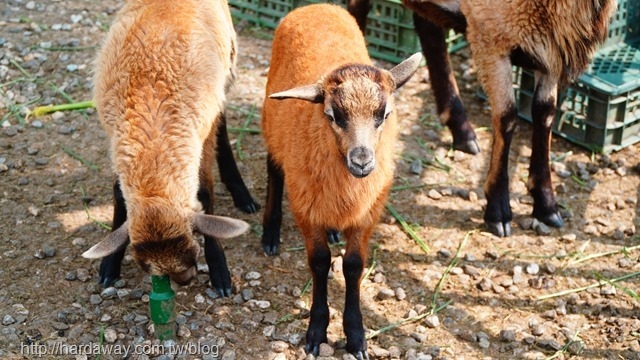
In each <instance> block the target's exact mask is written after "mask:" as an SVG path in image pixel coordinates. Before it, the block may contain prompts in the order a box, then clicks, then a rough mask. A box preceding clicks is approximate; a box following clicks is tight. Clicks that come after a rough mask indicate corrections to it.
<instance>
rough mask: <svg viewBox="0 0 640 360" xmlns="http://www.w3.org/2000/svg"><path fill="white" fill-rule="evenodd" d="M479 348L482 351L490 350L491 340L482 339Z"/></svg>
mask: <svg viewBox="0 0 640 360" xmlns="http://www.w3.org/2000/svg"><path fill="white" fill-rule="evenodd" d="M478 346H479V347H480V348H481V349H488V348H489V346H491V343H490V342H489V339H487V338H482V339H480V341H478Z"/></svg>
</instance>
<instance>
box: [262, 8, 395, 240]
mask: <svg viewBox="0 0 640 360" xmlns="http://www.w3.org/2000/svg"><path fill="white" fill-rule="evenodd" d="M330 9H332V11H331V16H335V17H336V18H337V20H334V21H332V22H328V23H325V21H324V19H317V18H316V15H315V14H314V13H313V12H312V11H308V12H298V13H297V14H296V15H297V18H296V21H297V22H296V23H290V22H288V21H286V18H285V21H283V22H282V24H280V26H279V27H278V29H277V30H276V35H275V40H274V43H273V49H272V54H273V55H272V60H271V68H270V69H269V75H268V81H267V91H266V94H267V96H269V95H271V94H273V93H276V92H279V91H283V90H287V89H290V88H293V87H296V86H301V85H307V84H313V83H315V82H316V81H318V79H320V78H321V77H323V76H324V75H325V74H327V73H328V72H330V71H331V70H333V69H335V68H337V67H339V66H343V65H345V64H349V63H358V64H367V65H370V64H371V60H370V59H369V56H368V53H367V50H366V46H365V44H364V39H362V37H361V36H359V35H358V34H359V32H360V31H359V29H358V27H357V25H356V24H355V22H353V21H350V20H351V19H349V21H347V20H346V19H344V17H345V16H348V14H347V13H344V12H343V11H340V9H339V8H338V7H330ZM301 23H304V24H314V26H321V27H326V28H327V29H326V30H327V31H329V32H331V33H335V34H334V35H332V36H331V37H330V38H329V39H327V36H326V33H323V31H321V30H320V29H318V28H317V27H304V28H300V27H299V24H301ZM318 23H319V24H318ZM316 24H317V25H316ZM309 29H314V30H313V32H312V34H311V33H310V32H309V31H308V30H309ZM300 32H304V36H302V35H300V34H299V33H300ZM340 34H356V35H357V36H340ZM361 75H362V77H361V78H359V77H356V76H361ZM348 79H355V80H352V81H347V82H345V80H348ZM376 80H377V81H378V82H376ZM390 81H391V79H390V77H389V75H388V74H382V73H379V74H378V73H374V72H372V71H362V72H360V74H356V73H354V70H353V69H352V70H346V71H343V72H338V73H333V74H331V75H329V76H326V77H325V78H324V80H323V81H322V83H323V88H324V89H325V93H326V94H334V93H335V92H336V91H338V85H339V84H345V86H354V87H355V86H358V87H367V86H373V84H380V86H381V88H380V89H376V91H375V92H372V93H370V94H360V95H361V96H358V97H357V98H354V97H353V94H351V95H345V97H343V98H337V99H336V100H335V101H336V103H337V104H339V106H343V107H344V108H354V109H355V108H361V109H368V110H369V111H370V112H373V111H374V110H375V109H376V108H377V107H378V106H379V99H378V98H377V96H378V95H377V94H378V92H381V93H390V91H392V90H391V89H392V87H391V86H392V84H391V82H390ZM345 91H347V90H345ZM365 95H366V96H365ZM359 101H365V102H366V101H368V102H369V103H368V104H360V105H359V106H356V105H357V103H358V102H359ZM387 101H390V102H391V101H393V97H392V96H389V97H388V99H387ZM294 114H295V115H294ZM369 118H370V117H366V116H361V117H359V118H354V119H353V121H354V122H357V121H366V120H368V119H369ZM262 119H263V120H262V126H263V130H264V137H265V140H266V142H267V147H268V149H269V152H270V153H271V154H272V155H273V157H274V159H275V161H276V162H277V163H278V164H279V165H280V166H281V167H282V169H283V171H284V173H285V174H286V176H285V184H286V187H287V190H288V192H289V199H290V204H291V210H292V212H293V213H294V215H295V217H296V219H305V221H304V222H305V223H308V224H309V225H311V226H321V227H333V228H335V229H337V230H343V229H346V228H347V227H350V226H355V225H359V226H363V225H365V224H367V225H368V226H372V225H373V224H375V223H376V222H377V221H378V219H379V215H380V212H381V210H382V207H383V205H384V201H385V197H384V196H381V194H383V193H386V191H387V190H388V188H389V186H390V184H391V181H392V179H393V170H394V161H393V145H394V143H395V141H396V137H397V130H396V118H395V116H394V114H393V113H392V114H391V115H390V116H389V117H388V118H387V120H386V121H385V124H384V125H383V126H382V128H383V130H382V131H383V132H384V133H385V134H384V135H379V142H378V144H377V147H376V163H377V165H376V169H375V170H374V171H373V173H371V174H370V175H369V176H367V177H366V178H363V179H358V178H355V177H354V176H352V175H351V174H350V173H349V171H348V169H347V168H346V166H345V159H344V156H345V155H346V154H345V151H346V149H345V146H344V143H343V142H342V141H341V140H337V141H336V140H334V139H336V137H335V136H334V135H333V131H332V130H331V124H330V123H329V121H328V120H327V118H326V117H325V115H324V114H323V107H322V106H319V105H314V104H311V103H308V102H305V101H301V100H290V101H287V102H283V101H279V100H274V99H267V100H266V101H265V106H264V108H263V115H262ZM345 140H346V139H345ZM328 141H329V142H335V143H334V144H331V143H327V142H328ZM320 164H321V166H319V165H320ZM338 189H339V191H338ZM298 222H299V223H300V222H301V221H300V220H298Z"/></svg>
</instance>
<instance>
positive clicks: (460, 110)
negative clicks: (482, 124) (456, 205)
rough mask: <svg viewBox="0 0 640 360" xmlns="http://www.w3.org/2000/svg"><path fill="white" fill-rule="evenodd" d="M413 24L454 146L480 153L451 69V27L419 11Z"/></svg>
mask: <svg viewBox="0 0 640 360" xmlns="http://www.w3.org/2000/svg"><path fill="white" fill-rule="evenodd" d="M415 6H418V5H415ZM413 23H414V25H415V29H416V33H417V34H418V37H419V38H420V44H421V45H422V51H423V53H424V56H425V58H426V59H427V68H428V69H429V78H430V83H431V88H432V89H433V95H434V97H435V99H436V107H437V109H438V114H439V116H440V119H441V121H442V122H443V123H444V124H445V125H447V127H448V128H449V130H450V131H451V135H452V136H453V148H454V149H456V150H460V151H463V152H466V153H469V154H477V153H479V152H480V147H479V146H478V143H477V141H476V133H475V132H474V131H473V127H472V126H471V124H470V123H469V121H468V120H467V114H466V113H465V110H464V106H463V105H462V101H461V100H460V92H459V90H458V85H457V83H456V79H455V77H454V76H453V71H452V70H451V61H450V59H449V53H448V50H447V42H446V34H447V30H448V29H445V28H443V27H441V26H439V25H437V24H435V23H432V22H431V21H429V20H427V19H425V18H423V17H421V16H420V15H418V14H417V13H414V14H413Z"/></svg>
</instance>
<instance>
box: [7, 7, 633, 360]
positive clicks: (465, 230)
mask: <svg viewBox="0 0 640 360" xmlns="http://www.w3.org/2000/svg"><path fill="white" fill-rule="evenodd" d="M119 6H120V2H118V1H113V0H106V1H95V0H70V1H61V0H48V1H43V0H40V1H35V2H34V1H27V0H1V1H0V117H1V118H2V124H1V125H2V128H1V130H0V318H2V325H0V330H1V333H0V358H3V359H8V358H16V359H20V358H38V355H37V354H36V353H35V352H34V351H35V349H36V348H37V347H33V346H46V347H47V349H48V350H47V351H49V352H48V353H42V358H47V359H56V358H61V356H60V355H54V354H53V353H52V351H53V350H52V349H54V347H55V346H60V344H66V345H83V344H84V345H87V344H103V345H118V344H120V345H131V344H138V345H141V346H142V345H146V346H147V349H149V348H150V346H152V345H157V344H158V343H159V342H158V341H157V340H154V336H153V334H152V333H151V331H150V330H151V329H150V322H149V319H148V292H149V291H150V284H149V282H150V281H149V277H148V275H146V274H144V273H143V272H142V270H141V269H140V268H139V267H138V266H137V265H136V264H135V263H134V262H132V261H131V258H130V256H127V258H126V259H125V262H124V265H123V271H122V281H120V282H118V283H117V284H116V289H107V290H103V289H101V288H99V287H98V286H97V284H96V283H97V269H98V266H99V261H97V260H96V261H90V260H87V259H84V258H82V257H81V256H80V254H81V253H82V252H83V251H85V250H86V249H88V248H89V247H90V246H91V245H92V244H94V243H96V242H98V241H99V240H101V239H102V238H103V237H104V236H105V235H106V234H107V230H105V229H104V227H103V226H102V225H101V224H100V223H105V224H109V223H110V221H111V211H112V205H111V201H112V193H111V186H112V180H113V174H112V171H111V165H110V158H109V155H108V150H107V149H108V147H107V141H106V136H105V133H104V131H103V130H102V129H101V127H100V125H99V123H98V119H97V116H96V114H95V112H94V111H93V110H92V109H88V110H86V111H84V112H80V111H73V112H71V111H68V112H59V113H53V114H49V115H45V116H41V117H33V116H31V117H29V118H27V119H25V115H26V113H27V109H32V108H33V107H34V106H37V105H46V104H61V103H66V102H68V100H69V98H68V97H70V98H71V99H73V100H76V101H80V100H88V99H89V98H90V87H91V67H92V65H91V61H92V59H93V57H94V55H95V52H96V46H97V45H98V43H99V40H100V39H101V38H102V36H104V34H105V31H106V29H107V28H108V24H109V23H110V21H111V19H112V16H113V14H114V11H115V10H117V9H118V8H119ZM238 30H239V33H240V36H239V46H240V49H239V53H240V58H239V64H238V79H237V82H236V84H235V86H234V88H233V90H232V92H231V95H230V101H229V109H228V114H229V127H230V128H231V129H230V130H231V132H230V136H231V137H232V141H233V146H234V151H236V158H237V160H238V162H239V163H240V168H241V172H242V174H243V176H244V179H245V181H246V182H247V184H248V186H249V188H250V190H251V192H252V193H253V195H254V197H255V198H256V199H258V200H259V202H260V203H261V204H264V199H265V188H266V166H265V162H266V152H265V148H264V144H263V141H262V138H261V136H260V135H259V134H256V133H252V132H238V131H237V129H238V128H243V127H244V128H249V129H259V128H260V110H261V106H262V100H263V97H264V86H265V83H266V71H267V69H268V66H269V58H270V40H269V35H270V32H269V31H268V30H261V29H255V28H251V27H249V26H247V24H238ZM453 61H454V68H455V70H456V73H457V75H458V78H459V81H460V87H461V91H462V96H463V100H464V102H465V105H466V107H467V110H468V113H469V116H470V118H471V120H472V122H473V124H474V125H475V127H476V129H477V131H478V136H479V145H480V147H481V150H482V153H481V154H479V155H477V156H471V155H467V154H463V153H459V152H454V151H450V149H449V148H450V143H451V135H450V134H449V132H448V131H447V129H446V128H443V127H442V126H441V125H440V124H439V122H438V118H437V116H436V115H435V104H434V100H433V96H432V93H431V90H430V87H429V83H428V72H427V70H426V68H424V67H423V68H421V69H419V71H418V73H417V74H416V76H414V77H413V79H412V80H411V81H410V82H409V83H408V84H407V85H406V86H405V87H404V88H402V89H401V90H400V91H399V92H398V95H397V101H396V102H397V114H398V117H399V119H401V121H400V124H401V134H402V135H401V141H400V142H399V143H398V146H397V153H398V163H397V164H398V165H397V173H396V178H395V184H394V185H395V188H394V191H393V192H392V194H391V196H390V198H389V204H390V205H391V206H392V207H393V209H395V210H396V211H397V213H398V214H400V215H401V216H402V217H403V218H404V219H405V220H406V223H407V224H408V225H407V226H408V227H409V228H410V229H411V230H413V231H414V232H415V234H417V236H418V237H420V238H421V239H422V240H423V241H424V242H425V243H426V244H427V245H428V247H429V249H428V251H427V252H425V251H424V250H423V249H422V248H421V247H420V246H418V245H417V243H416V242H415V241H414V240H413V239H412V238H411V237H410V236H409V235H408V233H407V231H406V229H405V228H403V226H402V225H401V224H400V222H399V221H397V220H396V219H395V218H394V217H393V216H391V214H390V213H385V215H384V216H383V218H382V219H381V222H380V224H379V225H378V227H377V229H376V232H375V234H374V236H373V238H372V241H371V251H370V257H369V262H368V263H367V269H370V270H371V271H370V272H369V273H368V274H367V277H366V278H365V279H364V280H363V284H362V309H363V317H364V323H365V327H366V328H367V331H369V332H371V334H373V332H374V331H377V330H381V329H382V331H381V332H379V333H378V335H377V336H375V337H373V338H372V339H370V340H369V354H370V356H371V358H380V359H384V358H402V359H544V358H547V359H551V358H556V359H562V358H565V359H567V358H572V359H640V343H639V341H640V318H639V316H640V302H639V298H638V297H637V296H636V297H635V298H634V296H632V295H633V291H637V290H638V278H637V277H636V278H630V279H627V280H623V281H620V282H618V283H616V286H613V285H611V284H608V283H606V282H603V283H602V284H603V285H602V286H594V287H592V288H590V289H587V290H583V291H580V292H576V293H573V294H567V295H563V296H558V297H554V298H551V299H548V300H540V299H538V297H539V296H543V295H547V294H553V293H558V292H560V291H564V290H571V289H576V288H580V287H583V286H587V285H590V284H596V283H597V282H598V279H599V278H603V279H615V278H619V277H622V276H625V275H629V274H633V273H637V272H639V271H640V261H639V258H638V251H637V250H635V248H631V247H633V246H638V245H639V244H640V243H639V241H638V236H637V235H636V228H637V227H638V226H639V225H640V224H639V223H638V222H639V218H638V198H639V189H640V187H639V183H640V178H639V176H638V172H637V164H638V163H640V154H639V153H638V146H637V145H636V146H631V147H629V148H627V149H624V150H622V151H620V152H617V153H615V154H612V155H610V156H602V155H598V154H591V153H590V152H588V151H586V150H584V149H583V148H580V147H577V146H575V145H572V144H569V143H567V142H566V141H565V140H562V139H554V140H553V144H552V149H553V157H554V158H555V159H558V161H556V162H555V163H554V169H555V171H554V172H553V174H552V178H553V182H554V185H555V188H556V194H557V199H558V201H559V202H560V203H561V204H562V208H563V215H564V217H565V221H566V226H565V227H564V228H563V229H560V230H556V229H554V230H550V231H548V232H547V231H546V229H540V228H536V229H531V219H530V217H529V216H530V213H531V210H532V204H531V197H530V196H528V194H527V191H526V187H525V181H526V178H527V169H528V159H529V157H530V154H531V152H532V151H535V149H531V147H530V145H529V138H530V136H531V128H530V126H529V124H528V123H526V122H524V121H522V122H520V124H519V129H518V131H517V135H516V137H515V139H514V143H513V146H512V150H511V153H510V164H511V172H510V174H511V194H512V208H513V212H514V222H513V228H514V230H513V235H512V236H511V237H509V238H503V239H499V238H495V237H493V236H491V235H490V234H487V233H485V232H483V230H482V214H483V206H484V205H485V203H486V201H485V199H484V194H483V191H482V187H483V178H484V175H485V173H486V171H487V160H488V154H489V151H490V143H491V129H490V119H489V116H488V109H487V105H486V104H484V103H482V102H481V101H480V100H478V99H477V98H476V96H475V93H476V89H477V81H476V79H475V76H474V74H473V71H472V68H471V71H470V70H469V69H470V61H469V59H468V52H467V51H466V50H463V51H462V52H460V53H459V54H456V55H455V56H454V57H453ZM378 64H379V66H381V67H386V68H389V67H391V66H392V65H391V64H388V63H378ZM416 159H421V160H422V162H423V164H424V167H423V169H413V170H421V171H416V172H418V173H419V174H415V173H414V172H412V171H410V168H411V164H412V163H414V162H415V160H416ZM216 212H217V213H218V214H225V215H229V216H233V217H238V218H241V219H244V220H246V221H248V222H249V223H251V224H252V227H253V231H252V232H251V233H249V234H246V235H244V236H242V237H239V238H236V239H234V240H230V241H227V242H225V252H226V256H227V260H228V265H229V268H230V269H232V274H233V275H232V276H233V281H234V285H235V287H236V291H235V294H234V296H232V297H231V298H224V299H221V298H215V296H213V295H214V294H213V292H212V291H211V290H210V289H209V288H208V275H207V274H206V271H207V269H206V266H205V264H206V263H205V261H204V258H202V259H201V261H200V263H201V264H202V266H201V267H200V270H201V271H200V274H199V275H198V278H197V281H194V282H193V283H192V284H190V285H189V286H187V287H180V288H176V292H177V298H176V299H177V304H178V305H177V306H178V310H179V313H178V316H177V319H176V320H177V322H178V324H179V326H180V328H179V337H178V340H177V344H197V345H198V346H199V349H200V353H199V354H195V353H193V354H187V355H184V354H183V355H175V356H174V355H169V354H164V355H161V354H159V353H158V352H156V353H155V354H150V353H146V354H134V355H131V354H129V355H127V356H126V357H124V356H123V355H117V354H113V353H104V354H102V355H100V356H99V355H95V354H89V355H86V354H85V355H83V354H78V355H76V354H74V355H68V358H75V359H86V358H89V359H94V358H101V359H117V358H130V359H147V358H159V359H171V358H177V359H196V358H200V359H213V358H222V359H234V358H236V359H296V358H305V355H304V351H303V350H302V347H303V345H304V334H305V331H306V326H307V324H308V309H309V306H310V301H311V298H310V292H309V290H310V289H309V288H308V284H309V280H310V273H309V271H308V269H307V265H306V256H305V253H304V251H303V249H302V248H301V245H302V240H301V238H300V234H299V233H298V231H297V229H296V228H295V225H294V223H293V221H292V218H291V215H290V214H289V212H288V208H287V206H286V203H285V216H284V224H283V230H282V234H283V235H282V241H283V244H282V246H281V250H280V254H279V255H278V256H276V257H266V256H265V255H263V253H262V248H261V246H260V241H259V239H260V237H259V233H260V228H261V226H260V223H261V218H262V212H261V211H260V212H258V213H257V214H253V215H246V214H243V213H241V212H240V211H238V210H237V209H235V208H234V207H233V203H232V201H231V198H230V196H229V194H228V193H227V192H226V190H225V189H224V187H223V186H221V184H218V185H217V187H216ZM465 239H466V241H465ZM460 246H461V249H460V251H459V254H458V256H457V257H456V258H455V259H456V260H455V261H456V262H455V264H454V266H453V267H451V268H450V269H449V270H448V266H449V265H450V263H451V262H452V261H453V260H454V257H455V256H456V251H457V250H458V248H459V247H460ZM625 247H626V248H627V249H629V248H630V249H629V250H628V251H626V252H625V251H624V249H625ZM332 249H333V250H332V251H333V255H334V256H333V261H334V265H333V271H332V275H331V276H332V279H331V280H330V282H329V283H330V293H329V303H330V308H331V324H330V326H329V330H328V332H329V342H330V343H329V345H330V346H323V348H322V354H321V355H323V356H325V357H324V358H325V359H332V358H338V359H342V358H345V359H348V358H350V357H349V356H348V355H345V351H344V343H345V342H344V334H343V332H342V320H341V318H342V308H343V302H344V300H343V299H344V277H343V275H342V273H341V266H340V263H341V258H340V256H341V253H340V248H339V246H335V247H333V248H332ZM606 252H609V253H610V254H608V255H602V256H596V257H589V256H590V255H598V254H602V253H606ZM447 274H448V276H445V275H447ZM441 279H444V280H442V281H441ZM433 309H437V310H438V311H437V312H436V313H435V315H434V316H426V317H425V316H423V317H422V318H420V319H419V320H417V321H407V322H406V323H405V324H403V325H401V326H398V327H395V328H392V329H389V330H386V331H385V330H384V328H385V327H387V326H388V325H390V324H395V323H398V322H401V321H403V319H414V318H415V317H417V316H419V315H421V314H426V313H429V312H430V311H431V310H433ZM56 344H58V345H56ZM29 345H33V346H32V347H31V348H29V347H28V346H29ZM165 345H168V344H165ZM205 346H206V348H210V349H214V348H216V349H217V350H218V352H217V355H215V356H214V354H213V353H210V354H205V353H204V350H206V348H205ZM39 349H44V348H39ZM67 349H69V348H67ZM29 351H31V353H29ZM196 353H197V352H196Z"/></svg>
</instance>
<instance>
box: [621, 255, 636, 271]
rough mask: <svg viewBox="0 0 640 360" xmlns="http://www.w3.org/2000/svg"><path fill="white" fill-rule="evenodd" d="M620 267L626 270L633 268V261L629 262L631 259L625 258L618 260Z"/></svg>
mask: <svg viewBox="0 0 640 360" xmlns="http://www.w3.org/2000/svg"><path fill="white" fill-rule="evenodd" d="M618 266H620V267H621V268H623V269H626V268H629V267H631V266H633V261H631V260H629V258H626V257H623V258H620V260H618Z"/></svg>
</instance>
